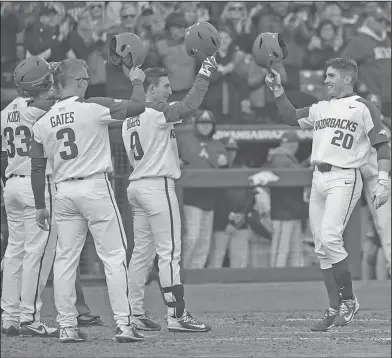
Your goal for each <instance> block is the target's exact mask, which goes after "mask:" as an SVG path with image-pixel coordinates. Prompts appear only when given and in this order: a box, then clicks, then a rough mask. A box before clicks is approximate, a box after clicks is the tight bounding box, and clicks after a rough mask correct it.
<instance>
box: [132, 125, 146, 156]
mask: <svg viewBox="0 0 392 358" xmlns="http://www.w3.org/2000/svg"><path fill="white" fill-rule="evenodd" d="M131 151H132V152H133V157H134V158H135V160H140V159H142V158H143V156H144V151H143V148H142V144H141V143H140V138H139V133H138V132H132V133H131Z"/></svg>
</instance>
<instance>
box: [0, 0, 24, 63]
mask: <svg viewBox="0 0 392 358" xmlns="http://www.w3.org/2000/svg"><path fill="white" fill-rule="evenodd" d="M0 25H1V64H2V66H3V64H4V63H6V62H8V61H15V60H19V61H21V60H23V59H24V56H25V54H24V46H23V30H24V24H23V22H22V21H21V19H20V18H19V16H18V15H17V13H16V12H15V11H14V10H13V7H12V4H11V3H10V2H2V3H1V24H0Z"/></svg>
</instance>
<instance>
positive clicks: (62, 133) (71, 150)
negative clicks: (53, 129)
mask: <svg viewBox="0 0 392 358" xmlns="http://www.w3.org/2000/svg"><path fill="white" fill-rule="evenodd" d="M56 139H57V140H61V139H64V147H65V148H66V150H63V151H62V152H60V153H59V154H60V158H61V159H62V160H71V159H74V158H76V157H77V156H78V154H79V150H78V146H77V145H76V143H75V140H76V137H75V132H74V130H73V129H72V128H63V129H60V130H59V131H58V132H57V133H56Z"/></svg>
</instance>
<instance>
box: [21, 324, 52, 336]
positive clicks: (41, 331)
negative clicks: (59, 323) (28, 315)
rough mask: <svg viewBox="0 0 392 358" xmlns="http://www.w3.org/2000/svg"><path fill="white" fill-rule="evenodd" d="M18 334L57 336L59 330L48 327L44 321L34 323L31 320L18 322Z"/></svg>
mask: <svg viewBox="0 0 392 358" xmlns="http://www.w3.org/2000/svg"><path fill="white" fill-rule="evenodd" d="M19 332H20V335H21V336H22V337H58V336H59V330H58V329H57V328H54V327H50V326H48V325H47V324H45V323H39V324H34V323H32V322H22V323H21V324H20V330H19Z"/></svg>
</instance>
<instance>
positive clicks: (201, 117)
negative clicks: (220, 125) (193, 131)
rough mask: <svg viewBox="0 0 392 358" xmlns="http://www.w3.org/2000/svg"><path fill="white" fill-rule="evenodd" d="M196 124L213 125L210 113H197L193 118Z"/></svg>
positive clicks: (213, 118)
mask: <svg viewBox="0 0 392 358" xmlns="http://www.w3.org/2000/svg"><path fill="white" fill-rule="evenodd" d="M195 122H196V123H215V117H214V115H213V114H212V112H211V111H208V110H204V111H197V112H196V116H195Z"/></svg>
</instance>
